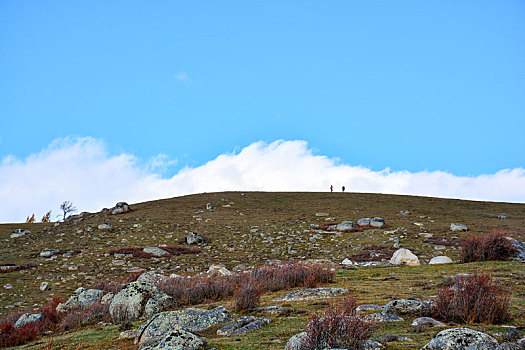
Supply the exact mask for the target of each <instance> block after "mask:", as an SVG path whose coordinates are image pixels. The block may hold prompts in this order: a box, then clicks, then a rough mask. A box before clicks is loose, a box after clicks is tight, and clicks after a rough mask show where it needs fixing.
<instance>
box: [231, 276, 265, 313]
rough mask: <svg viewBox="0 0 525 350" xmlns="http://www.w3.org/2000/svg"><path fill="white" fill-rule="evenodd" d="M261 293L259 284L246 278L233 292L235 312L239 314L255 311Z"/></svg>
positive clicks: (261, 289)
mask: <svg viewBox="0 0 525 350" xmlns="http://www.w3.org/2000/svg"><path fill="white" fill-rule="evenodd" d="M263 293H264V290H263V288H262V284H261V283H260V282H258V281H256V280H254V279H253V278H247V279H246V280H245V281H243V283H241V285H240V286H239V288H238V289H237V290H236V291H235V310H236V311H239V312H241V311H248V310H253V309H255V308H256V307H257V306H259V303H260V301H261V295H262V294H263Z"/></svg>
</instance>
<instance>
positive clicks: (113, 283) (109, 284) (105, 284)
mask: <svg viewBox="0 0 525 350" xmlns="http://www.w3.org/2000/svg"><path fill="white" fill-rule="evenodd" d="M141 274H142V272H131V273H129V274H128V275H127V276H126V277H123V278H121V279H117V280H100V281H97V282H95V283H94V284H93V288H94V289H100V290H102V291H103V292H104V293H113V294H117V293H118V292H120V290H121V289H122V287H124V285H125V284H128V283H131V282H135V281H136V280H137V279H138V278H139V277H140V275H141Z"/></svg>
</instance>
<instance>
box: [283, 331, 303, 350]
mask: <svg viewBox="0 0 525 350" xmlns="http://www.w3.org/2000/svg"><path fill="white" fill-rule="evenodd" d="M307 340H308V335H307V334H306V332H301V333H297V334H296V335H294V336H293V337H291V338H290V339H289V340H288V342H287V343H286V346H285V347H284V349H285V350H301V349H303V347H304V345H305V344H306V341H307Z"/></svg>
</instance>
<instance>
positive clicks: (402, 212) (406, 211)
mask: <svg viewBox="0 0 525 350" xmlns="http://www.w3.org/2000/svg"><path fill="white" fill-rule="evenodd" d="M398 215H410V212H409V211H408V210H401V211H400V212H399V214H398Z"/></svg>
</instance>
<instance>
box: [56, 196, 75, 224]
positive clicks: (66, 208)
mask: <svg viewBox="0 0 525 350" xmlns="http://www.w3.org/2000/svg"><path fill="white" fill-rule="evenodd" d="M60 210H62V215H63V218H62V220H63V221H66V216H67V214H69V213H74V212H76V211H77V208H76V207H75V206H74V205H73V203H71V202H70V201H64V202H63V203H62V204H60Z"/></svg>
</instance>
